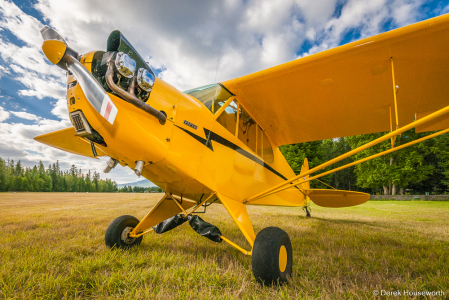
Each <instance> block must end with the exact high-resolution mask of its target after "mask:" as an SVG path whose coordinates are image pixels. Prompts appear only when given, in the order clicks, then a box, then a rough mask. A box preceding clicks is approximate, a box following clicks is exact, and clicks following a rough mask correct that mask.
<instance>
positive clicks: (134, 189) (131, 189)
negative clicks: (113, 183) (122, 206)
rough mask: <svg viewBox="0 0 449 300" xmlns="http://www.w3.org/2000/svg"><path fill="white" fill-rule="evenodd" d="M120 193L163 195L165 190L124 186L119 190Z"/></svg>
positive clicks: (154, 187)
mask: <svg viewBox="0 0 449 300" xmlns="http://www.w3.org/2000/svg"><path fill="white" fill-rule="evenodd" d="M118 192H119V193H162V192H163V190H162V189H161V188H160V187H157V186H152V187H147V188H145V187H140V186H135V187H132V186H126V185H125V186H124V187H122V188H119V189H118Z"/></svg>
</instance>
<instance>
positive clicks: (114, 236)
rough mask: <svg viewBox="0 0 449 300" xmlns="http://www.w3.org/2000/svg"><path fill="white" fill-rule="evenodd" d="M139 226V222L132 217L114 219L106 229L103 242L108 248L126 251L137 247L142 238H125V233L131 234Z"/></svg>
mask: <svg viewBox="0 0 449 300" xmlns="http://www.w3.org/2000/svg"><path fill="white" fill-rule="evenodd" d="M137 224H139V220H138V219H136V218H135V217H133V216H128V215H125V216H121V217H118V218H116V219H114V220H113V221H112V222H111V223H110V224H109V226H108V228H107V229H106V233H105V235H104V241H105V243H106V246H108V247H109V248H118V249H128V248H130V247H133V246H138V245H140V243H141V242H142V238H143V236H140V237H138V238H134V239H133V238H129V237H127V238H126V237H125V236H126V235H127V232H128V233H129V232H131V231H132V229H134V227H136V226H137Z"/></svg>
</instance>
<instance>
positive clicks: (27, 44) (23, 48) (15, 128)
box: [0, 0, 449, 183]
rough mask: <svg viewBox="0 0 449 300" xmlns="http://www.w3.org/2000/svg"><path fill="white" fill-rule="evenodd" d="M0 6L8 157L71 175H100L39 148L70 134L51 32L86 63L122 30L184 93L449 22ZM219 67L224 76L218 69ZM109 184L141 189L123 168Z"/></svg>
mask: <svg viewBox="0 0 449 300" xmlns="http://www.w3.org/2000/svg"><path fill="white" fill-rule="evenodd" d="M132 3H133V5H124V2H123V1H110V0H108V1H106V0H98V1H88V0H78V1H62V0H25V1H4V0H0V39H1V41H0V157H2V158H3V159H6V158H10V159H14V160H19V159H20V160H21V161H22V162H23V163H24V165H25V166H32V165H34V164H36V163H37V162H38V161H39V160H42V161H43V162H44V164H46V165H48V164H49V163H53V162H54V161H56V160H57V159H58V160H59V161H60V163H61V165H62V166H63V168H69V167H70V165H72V164H76V165H77V166H79V167H81V168H82V169H83V171H84V172H87V170H88V169H90V170H92V171H94V170H95V171H97V172H101V170H102V169H103V168H104V165H105V161H106V159H100V160H93V159H87V158H83V157H80V156H76V155H72V154H68V153H65V152H62V151H60V150H57V149H53V148H50V147H47V146H44V145H41V144H39V143H37V142H35V141H34V140H33V139H32V138H33V137H34V136H36V135H40V134H43V133H47V132H51V131H55V130H58V129H62V128H66V127H69V126H71V124H70V122H69V121H68V116H67V108H66V103H65V98H64V97H65V94H64V93H65V91H64V86H65V74H64V72H63V71H62V70H60V69H59V68H57V67H55V66H52V65H51V64H50V63H49V62H48V61H47V60H46V59H45V57H44V56H43V53H42V50H41V49H40V47H41V44H42V40H41V37H40V34H39V29H40V28H41V27H42V26H44V25H48V26H50V27H52V28H55V29H56V30H57V31H58V32H59V33H60V34H62V35H63V36H64V37H65V38H66V40H67V41H68V43H69V44H70V46H71V47H72V48H74V49H76V50H78V52H80V53H84V52H87V51H91V50H104V48H105V47H106V40H107V37H108V35H109V33H110V32H111V31H112V30H115V29H119V30H121V31H122V32H123V33H124V34H125V36H126V37H127V38H128V40H130V41H131V43H133V45H134V46H135V47H136V48H137V50H138V51H139V52H140V53H141V55H142V56H143V57H144V58H145V59H146V60H148V61H149V62H150V64H151V66H152V67H153V69H155V70H156V72H157V75H158V76H159V77H161V78H162V79H164V80H165V81H167V82H168V83H170V84H172V85H174V86H175V87H177V88H178V89H180V90H187V89H190V88H193V87H197V86H201V85H206V84H209V83H212V82H214V79H215V74H217V81H224V80H227V79H231V78H235V77H238V76H242V75H245V74H249V73H252V72H255V71H258V70H262V69H265V68H268V67H272V66H275V65H278V64H280V63H284V62H287V61H290V60H293V59H298V58H300V57H303V56H306V55H311V54H314V53H316V52H320V51H324V50H326V49H329V48H333V47H336V46H339V45H342V44H345V43H348V42H351V41H354V40H357V39H360V38H364V37H368V36H372V35H375V34H378V33H381V32H385V31H388V30H392V29H395V28H398V27H402V26H406V25H408V24H412V23H415V22H418V21H421V20H425V19H428V18H431V17H435V16H439V15H442V14H445V13H449V4H448V2H447V1H422V0H392V1H388V0H371V1H361V0H359V1H357V0H348V1H340V0H315V1H303V0H284V1H273V0H258V1H256V0H253V1H251V0H250V1H242V0H226V1H220V2H218V1H217V2H216V1H179V0H178V1H143V0H140V1H133V2H132ZM217 60H218V62H219V63H218V69H217ZM105 175H106V174H102V178H106V177H108V178H112V179H114V180H116V181H117V182H119V183H125V182H132V181H136V180H137V178H136V177H135V175H134V173H133V172H132V171H131V170H130V169H128V168H121V167H117V168H116V169H115V170H113V171H111V173H109V174H107V176H105Z"/></svg>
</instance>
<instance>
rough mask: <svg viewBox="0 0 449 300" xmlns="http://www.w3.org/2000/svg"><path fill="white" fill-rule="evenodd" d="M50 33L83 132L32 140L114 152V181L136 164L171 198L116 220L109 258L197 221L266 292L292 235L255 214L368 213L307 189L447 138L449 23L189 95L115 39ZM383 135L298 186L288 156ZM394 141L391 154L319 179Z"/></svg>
mask: <svg viewBox="0 0 449 300" xmlns="http://www.w3.org/2000/svg"><path fill="white" fill-rule="evenodd" d="M41 34H42V37H43V38H44V43H43V46H42V49H43V52H44V53H45V55H46V57H47V58H48V59H49V60H50V61H51V62H52V63H53V64H55V65H57V66H59V67H61V68H63V69H64V70H67V106H68V111H69V116H70V120H71V122H72V125H73V127H70V128H67V129H63V130H59V131H56V132H52V133H48V134H45V135H41V136H38V137H36V138H35V139H36V140H37V141H39V142H42V143H44V144H47V145H50V146H53V147H56V148H58V149H62V150H65V151H68V152H71V153H76V154H79V155H84V156H87V157H93V158H95V157H98V156H109V157H110V159H109V161H108V162H107V166H106V169H105V172H109V171H110V170H111V169H112V168H114V167H115V166H116V165H117V164H120V165H122V166H128V167H130V168H132V169H133V170H134V171H135V173H136V174H137V175H138V176H140V175H142V176H143V177H145V178H147V179H149V180H150V181H152V182H154V183H155V184H157V185H158V186H159V187H161V188H162V189H163V190H164V191H165V195H164V196H163V197H162V199H161V200H160V201H159V202H158V203H157V204H156V205H155V206H154V207H153V208H152V209H151V211H150V212H148V214H147V215H146V216H145V217H144V218H143V219H141V220H140V221H139V220H138V219H136V218H135V217H132V216H128V215H125V216H121V217H118V218H116V219H115V220H113V221H112V222H111V223H110V224H109V226H108V228H107V230H106V234H105V242H106V245H107V246H108V247H112V248H114V247H115V248H125V249H126V248H129V247H132V246H137V245H139V244H140V243H141V241H142V236H143V235H145V234H147V233H150V232H153V231H154V232H156V233H159V234H160V233H163V232H166V231H168V230H170V229H173V228H175V227H177V226H179V225H181V224H183V223H184V222H188V223H189V224H190V226H191V227H192V228H193V229H194V230H195V231H196V232H198V233H199V234H200V235H203V236H205V237H207V238H209V239H211V240H212V241H215V242H222V241H225V242H226V243H228V244H230V245H231V246H232V247H235V248H236V249H238V250H239V251H241V252H243V253H244V254H245V255H251V256H252V270H253V273H254V276H255V278H256V279H257V280H258V281H259V282H261V283H264V284H272V283H275V282H284V281H286V280H287V277H288V275H289V274H291V272H292V265H293V257H292V246H291V243H290V238H289V236H288V234H287V233H286V232H285V231H283V230H282V229H280V228H277V227H268V228H265V229H263V230H261V231H260V232H259V233H258V234H257V235H256V233H255V232H254V230H253V227H252V225H251V221H250V218H249V216H248V213H247V210H246V205H278V206H296V207H305V208H306V209H307V207H308V205H309V202H310V200H311V201H313V202H314V203H315V204H317V205H319V206H323V207H346V206H353V205H359V204H362V203H365V202H366V201H368V199H369V195H368V194H365V193H359V192H352V191H340V190H332V189H311V188H310V181H311V180H315V179H318V178H319V177H321V176H324V175H327V174H330V173H332V172H335V171H338V170H341V169H344V168H347V167H349V166H352V165H355V164H358V163H361V162H364V161H367V160H369V159H372V158H374V157H377V156H380V155H384V154H387V153H390V152H393V151H396V150H399V149H402V148H404V147H407V146H410V145H412V144H416V143H419V142H421V141H423V140H425V139H429V138H432V137H435V136H437V135H440V134H444V133H446V132H448V131H449V129H447V128H449V118H448V117H447V115H444V114H445V113H447V112H449V106H448V105H449V84H448V83H447V81H448V78H449V15H444V16H440V17H437V18H433V19H429V20H426V21H423V22H420V23H416V24H413V25H410V26H407V27H403V28H400V29H396V30H393V31H390V32H386V33H383V34H380V35H377V36H374V37H370V38H366V39H363V40H360V41H356V42H353V43H350V44H347V45H344V46H340V47H337V48H334V49H331V50H327V51H324V52H321V53H318V54H314V55H310V56H307V57H303V58H301V59H297V60H294V61H292V62H288V63H285V64H282V65H279V66H276V67H273V68H270V69H267V70H263V71H260V72H256V73H253V74H249V75H246V76H243V77H239V78H235V79H232V80H228V81H225V82H221V83H218V84H211V85H207V86H203V87H200V88H196V89H192V90H189V91H185V92H180V91H179V90H177V89H176V88H174V87H172V86H171V85H169V84H168V83H166V82H165V81H163V80H162V79H160V78H157V77H156V76H155V75H154V72H153V71H152V70H151V68H150V67H149V66H148V64H146V63H145V61H144V60H143V59H142V57H141V56H140V55H139V54H138V53H137V51H136V50H135V49H134V48H133V46H132V45H131V44H130V43H129V42H128V40H127V39H126V38H125V37H124V36H123V34H121V33H120V32H119V31H113V32H112V33H111V34H110V36H109V38H108V41H107V49H106V52H105V51H93V52H89V53H86V54H83V55H80V54H78V53H77V52H76V51H75V50H73V49H72V48H70V47H69V46H68V45H67V43H66V42H65V41H64V39H63V38H62V37H61V36H60V35H59V34H58V33H57V32H56V31H54V30H53V29H51V28H49V27H44V28H43V29H42V30H41ZM414 127H416V130H417V131H420V132H424V131H435V130H440V129H441V130H440V131H438V132H436V133H433V134H431V135H428V136H426V137H424V138H421V139H419V140H416V141H413V142H410V143H408V144H404V145H401V146H397V147H394V141H395V137H396V136H397V135H399V134H401V133H403V132H404V131H406V130H409V129H411V128H414ZM382 131H389V133H387V134H386V135H384V136H383V137H380V138H378V139H376V140H374V141H372V142H370V143H368V144H366V145H363V146H361V147H359V148H357V149H354V150H352V151H350V152H348V153H346V154H344V155H341V156H339V157H337V158H335V159H332V160H330V161H328V162H326V163H323V164H322V165H320V166H317V167H314V168H312V169H309V167H308V163H307V160H306V161H305V162H304V165H303V166H302V169H301V173H300V174H299V175H297V176H295V173H294V172H293V171H292V169H291V168H290V167H289V165H288V163H287V161H286V160H285V159H284V157H283V155H282V154H281V152H280V151H279V146H281V145H285V144H292V143H301V142H308V141H314V140H322V139H329V138H335V137H342V136H350V135H358V134H366V133H373V132H382ZM386 140H390V141H391V146H392V147H391V149H389V150H387V151H384V152H381V153H378V154H376V155H373V156H370V157H367V158H364V159H362V160H359V161H356V162H353V163H350V164H347V165H345V166H342V167H339V168H336V169H334V170H331V171H328V172H325V173H321V174H319V175H315V176H313V173H315V172H316V171H318V170H320V169H323V168H325V167H327V166H329V165H331V164H333V163H335V162H338V161H340V160H342V159H344V158H346V157H349V156H351V155H353V154H355V153H358V152H360V151H363V150H365V149H367V148H369V147H372V146H374V145H376V144H378V143H380V142H383V141H386ZM212 203H221V204H223V205H224V207H225V208H226V210H227V211H228V213H229V214H230V215H231V217H232V219H233V220H234V221H235V223H236V224H237V226H238V228H239V229H240V230H241V232H242V234H243V235H244V237H245V238H246V240H247V241H248V243H249V246H250V247H249V248H248V245H247V246H242V245H241V246H239V245H236V244H235V243H234V242H232V241H230V240H229V239H228V238H226V232H224V233H221V231H220V230H219V229H218V228H217V227H216V226H214V225H212V224H209V223H207V222H205V221H204V220H202V219H201V218H199V217H198V215H196V214H195V213H197V212H198V210H199V209H201V210H203V209H204V210H205V208H206V207H207V206H208V205H210V204H212ZM202 207H203V208H202ZM307 213H308V211H307Z"/></svg>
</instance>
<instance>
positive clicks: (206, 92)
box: [184, 83, 232, 114]
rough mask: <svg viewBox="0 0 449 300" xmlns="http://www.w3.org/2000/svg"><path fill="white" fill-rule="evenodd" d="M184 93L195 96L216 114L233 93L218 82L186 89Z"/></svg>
mask: <svg viewBox="0 0 449 300" xmlns="http://www.w3.org/2000/svg"><path fill="white" fill-rule="evenodd" d="M184 94H188V95H191V96H193V97H195V98H196V99H198V101H200V102H201V103H203V104H204V105H205V106H206V107H207V108H208V109H209V110H210V111H211V112H212V113H214V114H215V113H216V112H217V111H218V110H219V109H220V107H222V106H223V104H224V103H225V102H226V101H227V100H228V99H229V98H230V97H231V96H232V95H231V93H229V92H228V91H227V90H226V89H224V88H223V87H222V86H221V85H219V84H217V83H214V84H209V85H205V86H202V87H199V88H196V89H191V90H188V91H185V92H184Z"/></svg>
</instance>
